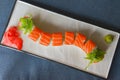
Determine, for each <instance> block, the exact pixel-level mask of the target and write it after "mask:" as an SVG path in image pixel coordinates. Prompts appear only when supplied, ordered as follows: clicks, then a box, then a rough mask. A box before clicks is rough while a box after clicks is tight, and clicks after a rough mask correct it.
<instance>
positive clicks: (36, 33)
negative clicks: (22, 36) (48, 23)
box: [28, 27, 43, 41]
mask: <svg viewBox="0 0 120 80" xmlns="http://www.w3.org/2000/svg"><path fill="white" fill-rule="evenodd" d="M42 32H43V31H42V30H40V29H39V28H38V27H34V29H33V30H32V32H31V33H30V34H29V35H28V37H29V38H30V39H32V40H33V41H37V40H38V38H39V37H40V35H41V33H42Z"/></svg>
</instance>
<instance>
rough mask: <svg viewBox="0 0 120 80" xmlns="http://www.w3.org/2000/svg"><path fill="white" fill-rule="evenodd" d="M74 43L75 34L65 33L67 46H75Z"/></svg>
mask: <svg viewBox="0 0 120 80" xmlns="http://www.w3.org/2000/svg"><path fill="white" fill-rule="evenodd" d="M73 42H74V32H65V41H64V43H65V44H67V45H70V44H73Z"/></svg>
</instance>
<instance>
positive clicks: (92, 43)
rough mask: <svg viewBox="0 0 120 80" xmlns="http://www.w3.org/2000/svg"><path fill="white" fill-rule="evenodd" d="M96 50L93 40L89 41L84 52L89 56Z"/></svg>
mask: <svg viewBox="0 0 120 80" xmlns="http://www.w3.org/2000/svg"><path fill="white" fill-rule="evenodd" d="M95 48H96V44H95V43H94V42H93V41H92V40H88V41H87V42H86V43H85V45H84V51H85V52H86V53H87V54H88V53H90V52H92V51H93V49H95Z"/></svg>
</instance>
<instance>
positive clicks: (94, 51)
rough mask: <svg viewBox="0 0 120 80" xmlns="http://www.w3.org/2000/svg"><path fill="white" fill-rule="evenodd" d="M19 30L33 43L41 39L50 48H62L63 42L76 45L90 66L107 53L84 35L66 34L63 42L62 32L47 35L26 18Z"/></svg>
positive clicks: (23, 19) (21, 20)
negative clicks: (50, 45) (50, 46)
mask: <svg viewBox="0 0 120 80" xmlns="http://www.w3.org/2000/svg"><path fill="white" fill-rule="evenodd" d="M18 26H19V29H20V30H22V31H23V32H24V33H25V34H27V33H28V34H29V35H28V37H29V38H30V39H32V40H33V41H37V40H38V38H40V41H39V43H40V44H41V45H44V46H48V45H49V44H50V42H52V46H61V45H63V42H64V44H65V45H71V44H73V45H75V46H77V47H79V48H81V49H82V50H83V51H84V52H85V53H86V58H85V59H88V60H90V63H89V64H88V65H87V67H86V69H87V68H88V66H89V65H90V64H92V63H96V62H100V61H102V60H103V58H104V54H105V52H104V51H103V50H101V49H99V48H98V47H97V45H96V44H95V43H94V42H93V41H92V40H89V39H87V37H86V36H85V35H84V34H82V33H77V34H76V36H75V35H74V33H73V32H65V40H64V41H63V35H62V33H61V32H56V33H52V34H50V33H47V32H43V31H42V30H40V29H39V28H37V27H34V28H33V26H35V25H34V24H33V21H32V18H31V17H29V16H27V17H26V16H25V17H23V18H20V21H19V24H18Z"/></svg>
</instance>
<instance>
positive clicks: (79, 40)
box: [74, 33, 86, 50]
mask: <svg viewBox="0 0 120 80" xmlns="http://www.w3.org/2000/svg"><path fill="white" fill-rule="evenodd" d="M85 41H86V36H85V35H83V34H81V33H77V34H76V37H75V41H74V45H75V46H77V47H80V48H81V49H82V50H84V43H85Z"/></svg>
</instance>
